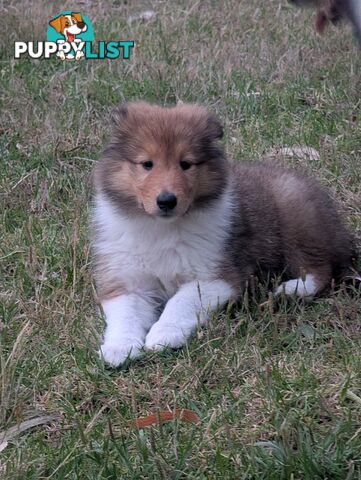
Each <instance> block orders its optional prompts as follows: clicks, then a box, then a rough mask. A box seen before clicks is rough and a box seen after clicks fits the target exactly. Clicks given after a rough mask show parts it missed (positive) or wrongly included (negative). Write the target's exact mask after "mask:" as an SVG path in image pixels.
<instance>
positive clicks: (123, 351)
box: [100, 293, 157, 367]
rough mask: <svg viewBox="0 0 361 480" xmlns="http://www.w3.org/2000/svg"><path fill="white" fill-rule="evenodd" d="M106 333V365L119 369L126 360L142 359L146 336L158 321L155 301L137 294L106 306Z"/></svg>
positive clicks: (117, 298) (106, 302) (104, 304)
mask: <svg viewBox="0 0 361 480" xmlns="http://www.w3.org/2000/svg"><path fill="white" fill-rule="evenodd" d="M102 307H103V310H104V314H105V322H106V329H105V332H104V343H103V345H102V346H101V347H100V352H101V354H102V356H103V358H104V360H105V362H106V363H108V364H109V365H111V366H113V367H117V366H118V365H120V364H121V363H123V362H124V361H125V360H126V358H128V357H129V358H135V357H138V356H139V355H140V353H141V348H142V347H143V345H144V341H145V336H146V334H147V332H148V331H149V329H150V327H151V325H152V324H153V323H154V322H155V321H156V320H157V315H156V312H155V308H154V305H153V302H152V299H147V298H144V297H142V296H141V295H138V294H136V293H131V294H124V295H120V296H118V297H115V298H112V299H110V300H105V301H103V302H102Z"/></svg>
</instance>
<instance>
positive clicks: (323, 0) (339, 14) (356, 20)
mask: <svg viewBox="0 0 361 480" xmlns="http://www.w3.org/2000/svg"><path fill="white" fill-rule="evenodd" d="M289 1H290V2H291V3H294V4H296V5H298V6H301V7H302V6H306V7H307V6H311V7H315V8H316V9H317V15H316V21H315V28H316V30H317V32H318V33H322V32H323V31H324V29H325V28H326V26H327V24H328V23H329V22H331V23H336V22H338V21H339V20H340V19H342V18H343V17H345V18H348V19H349V21H350V22H351V23H352V24H353V27H354V32H355V35H356V37H357V39H358V41H359V42H360V45H361V0H289Z"/></svg>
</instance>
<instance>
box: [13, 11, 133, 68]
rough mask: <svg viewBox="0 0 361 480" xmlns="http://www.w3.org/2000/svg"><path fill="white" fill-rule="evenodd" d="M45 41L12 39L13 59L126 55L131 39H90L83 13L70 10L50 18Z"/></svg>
mask: <svg viewBox="0 0 361 480" xmlns="http://www.w3.org/2000/svg"><path fill="white" fill-rule="evenodd" d="M46 39H47V41H46V42H20V41H19V42H15V55H14V57H15V58H16V59H19V58H22V57H24V56H28V57H30V58H46V59H48V58H51V57H53V56H56V57H58V58H60V59H61V60H80V59H82V58H85V59H86V60H95V59H104V58H107V59H116V58H122V59H129V58H130V53H131V49H132V48H133V47H134V41H133V40H123V41H111V42H104V41H98V42H94V32H93V27H92V25H91V23H90V21H89V20H88V19H87V17H86V16H85V15H83V14H81V13H79V12H72V11H70V10H68V11H65V12H62V13H60V15H57V16H56V17H54V18H53V19H52V20H50V22H49V25H48V30H47V35H46Z"/></svg>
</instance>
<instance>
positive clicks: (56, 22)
mask: <svg viewBox="0 0 361 480" xmlns="http://www.w3.org/2000/svg"><path fill="white" fill-rule="evenodd" d="M49 25H50V26H51V27H53V28H54V29H55V30H56V31H57V32H58V33H63V30H64V17H63V15H59V17H56V18H54V19H53V20H51V22H49Z"/></svg>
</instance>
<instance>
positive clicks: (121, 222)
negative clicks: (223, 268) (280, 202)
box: [94, 192, 232, 295]
mask: <svg viewBox="0 0 361 480" xmlns="http://www.w3.org/2000/svg"><path fill="white" fill-rule="evenodd" d="M231 214H232V201H231V195H230V194H229V193H228V192H225V193H224V194H223V196H222V197H221V198H220V199H219V200H218V201H217V202H216V203H215V204H214V205H212V206H211V207H207V208H205V209H202V210H199V211H196V212H192V213H190V214H188V215H186V216H185V217H182V218H179V219H175V220H173V221H172V220H170V221H168V220H164V219H161V218H159V219H158V218H152V217H142V218H139V217H137V218H128V217H126V216H124V215H123V214H122V213H121V212H119V211H118V210H117V209H116V208H115V207H114V206H113V205H112V204H111V203H110V202H109V201H108V200H107V199H105V198H104V197H103V196H102V195H100V194H99V195H97V196H96V198H95V209H94V217H95V223H96V228H97V232H96V238H95V244H94V249H95V253H96V254H99V255H101V256H102V255H105V257H106V258H107V263H108V265H107V270H108V271H109V269H111V271H112V275H113V276H115V277H116V278H117V279H119V280H120V281H122V282H123V283H124V284H125V285H126V286H127V287H128V288H129V287H130V288H137V287H139V288H144V287H151V285H150V284H149V283H150V282H153V284H155V283H158V284H159V285H161V286H162V288H163V289H165V290H166V292H167V295H173V294H174V292H175V290H176V289H177V288H178V287H179V285H180V284H182V283H185V282H189V281H192V280H209V279H213V278H214V273H215V270H216V268H217V267H218V266H219V265H220V264H221V262H222V255H223V246H224V242H225V239H226V237H227V235H228V232H229V225H230V218H231ZM109 262H110V265H109ZM153 288H154V285H153Z"/></svg>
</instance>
